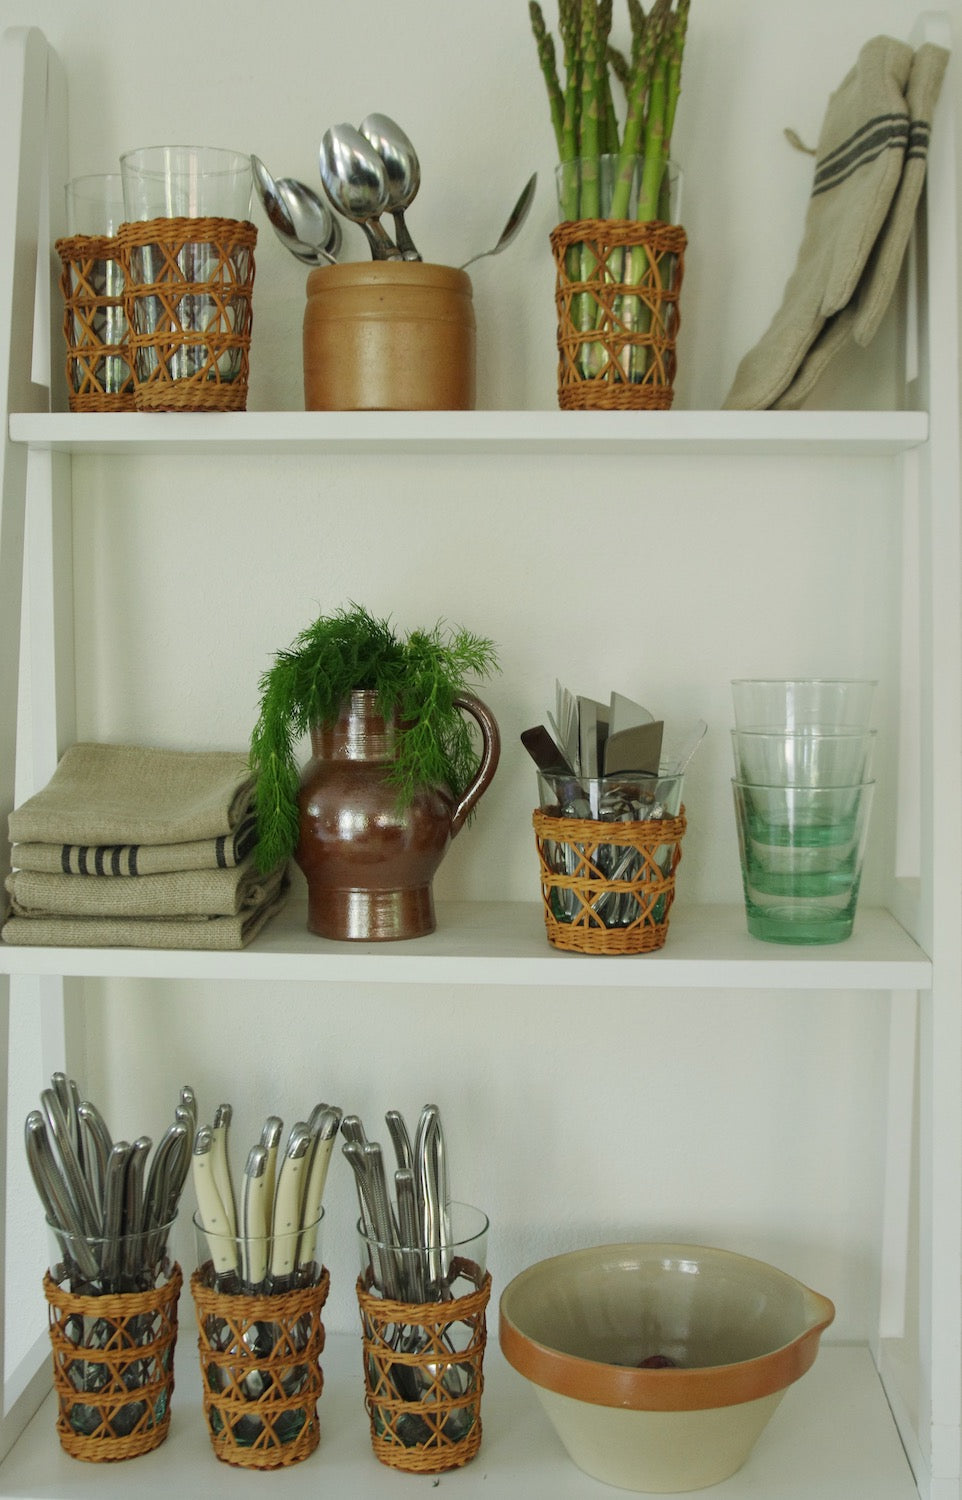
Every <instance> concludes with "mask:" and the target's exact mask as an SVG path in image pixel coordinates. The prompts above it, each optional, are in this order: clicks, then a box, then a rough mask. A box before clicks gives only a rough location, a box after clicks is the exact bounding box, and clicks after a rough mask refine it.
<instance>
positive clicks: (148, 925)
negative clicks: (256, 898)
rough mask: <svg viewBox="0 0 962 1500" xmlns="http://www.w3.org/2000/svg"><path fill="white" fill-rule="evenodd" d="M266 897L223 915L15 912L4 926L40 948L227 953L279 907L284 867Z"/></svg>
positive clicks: (14, 939)
mask: <svg viewBox="0 0 962 1500" xmlns="http://www.w3.org/2000/svg"><path fill="white" fill-rule="evenodd" d="M275 876H276V881H275V882H274V883H273V884H272V889H271V892H270V894H269V895H267V897H266V899H265V900H264V902H263V903H262V904H261V905H260V906H257V907H254V908H252V909H251V910H250V911H244V912H239V913H238V914H236V915H235V916H226V917H225V916H220V917H57V916H42V917H10V918H9V919H8V920H7V921H6V922H5V923H4V925H3V927H2V928H0V938H2V939H3V941H4V942H5V943H12V944H15V945H20V946H35V947H41V948H185V949H188V948H189V949H193V950H196V951H203V952H215V951H217V952H225V951H229V950H234V949H239V948H244V947H246V946H247V944H248V943H250V942H251V940H252V939H253V938H254V937H256V936H257V934H258V932H260V930H261V928H262V927H263V926H264V924H265V923H266V922H268V921H270V919H271V918H272V917H273V916H275V915H276V914H277V912H279V911H280V909H281V907H282V906H283V904H284V901H285V900H286V898H287V893H288V890H289V888H290V878H289V874H288V872H287V870H286V868H285V869H282V870H278V871H276V872H275Z"/></svg>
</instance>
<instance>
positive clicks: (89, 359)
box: [55, 234, 134, 411]
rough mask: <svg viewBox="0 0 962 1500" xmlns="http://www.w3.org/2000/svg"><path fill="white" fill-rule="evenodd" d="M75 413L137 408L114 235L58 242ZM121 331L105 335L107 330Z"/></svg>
mask: <svg viewBox="0 0 962 1500" xmlns="http://www.w3.org/2000/svg"><path fill="white" fill-rule="evenodd" d="M55 248H56V251H57V253H58V255H59V256H60V267H61V269H60V290H61V292H62V294H63V305H64V316H63V336H64V341H65V343H66V345H67V400H68V404H69V407H70V410H71V411H133V409H134V376H133V371H132V369H131V363H130V361H131V355H130V348H129V340H128V333H127V316H126V309H125V304H124V288H123V269H122V266H121V259H120V245H119V242H118V240H117V239H116V238H115V237H114V236H112V235H89V234H75V235H71V236H70V237H69V238H65V239H60V240H57V242H56V246H55ZM108 332H109V333H112V334H114V335H116V336H115V337H114V338H112V339H105V338H104V334H105V333H108Z"/></svg>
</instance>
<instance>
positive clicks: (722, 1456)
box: [499, 1244, 835, 1494]
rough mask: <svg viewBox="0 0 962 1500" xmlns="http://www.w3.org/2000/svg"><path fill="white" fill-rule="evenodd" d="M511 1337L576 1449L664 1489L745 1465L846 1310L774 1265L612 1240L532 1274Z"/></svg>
mask: <svg viewBox="0 0 962 1500" xmlns="http://www.w3.org/2000/svg"><path fill="white" fill-rule="evenodd" d="M500 1313H501V1316H500V1329H499V1334H500V1342H501V1348H502V1350H503V1352H504V1355H505V1357H506V1358H507V1360H508V1362H509V1363H510V1364H512V1365H513V1366H514V1368H515V1369H516V1370H518V1371H520V1373H521V1374H522V1375H524V1376H526V1378H527V1379H528V1380H530V1381H531V1382H532V1384H533V1385H534V1386H535V1389H536V1392H537V1395H538V1397H539V1399H540V1401H541V1403H542V1405H543V1407H544V1409H545V1411H546V1413H547V1415H548V1417H549V1419H550V1421H551V1423H552V1425H553V1426H554V1428H555V1430H556V1432H557V1434H558V1436H559V1437H560V1439H561V1441H562V1443H563V1444H564V1446H565V1448H566V1449H567V1451H568V1454H569V1456H570V1457H571V1458H572V1459H573V1460H574V1462H575V1463H576V1464H577V1465H578V1467H579V1468H580V1469H582V1470H584V1472H585V1473H586V1474H590V1475H591V1476H592V1477H593V1478H595V1479H600V1480H603V1481H604V1482H605V1483H606V1484H612V1485H617V1486H618V1487H620V1488H622V1489H628V1490H639V1491H648V1492H654V1493H659V1494H669V1493H675V1494H677V1493H679V1492H682V1491H685V1490H695V1489H702V1488H704V1487H705V1486H707V1485H711V1484H716V1483H718V1482H720V1481H721V1480H722V1479H726V1478H727V1477H728V1476H729V1475H730V1474H733V1473H734V1472H735V1471H736V1469H738V1468H740V1467H741V1465H742V1464H743V1463H744V1462H745V1460H746V1458H747V1457H748V1455H749V1453H750V1452H751V1450H752V1448H753V1446H754V1444H755V1442H756V1440H757V1439H758V1436H759V1434H760V1433H761V1431H762V1429H763V1428H764V1426H765V1424H766V1423H767V1422H768V1420H769V1418H770V1417H771V1415H772V1413H773V1412H774V1410H775V1408H776V1407H777V1406H778V1404H779V1402H780V1400H781V1398H782V1396H783V1394H784V1392H785V1390H786V1388H787V1387H788V1386H789V1385H791V1384H792V1382H793V1381H795V1380H798V1379H799V1377H800V1376H802V1375H804V1374H805V1372H806V1370H808V1369H809V1368H810V1366H811V1365H812V1363H813V1362H814V1360H815V1356H816V1354H817V1352H818V1344H819V1338H820V1336H821V1333H822V1330H823V1329H824V1328H827V1327H828V1325H829V1324H830V1323H831V1321H832V1319H833V1318H834V1316H835V1308H834V1306H833V1305H832V1303H831V1302H830V1301H829V1300H828V1298H827V1297H823V1296H820V1295H819V1293H817V1292H813V1291H811V1290H810V1288H808V1287H807V1286H804V1285H803V1284H802V1283H801V1282H800V1281H796V1280H795V1278H794V1277H792V1276H789V1275H787V1274H786V1273H785V1272H784V1271H779V1270H777V1269H776V1267H774V1266H770V1265H766V1264H765V1263H764V1262H763V1261H759V1260H751V1259H749V1258H748V1257H747V1256H744V1255H736V1254H734V1253H733V1252H731V1251H727V1250H715V1249H710V1248H707V1247H705V1246H702V1245H679V1244H628V1245H602V1246H598V1247H594V1248H592V1249H588V1250H574V1251H571V1252H570V1253H568V1254H565V1255H556V1256H552V1257H551V1258H550V1259H548V1260H542V1261H539V1262H538V1263H537V1264H536V1265H533V1266H529V1267H528V1269H527V1270H525V1271H522V1272H521V1274H520V1275H519V1276H516V1277H515V1278H514V1280H513V1281H512V1282H510V1283H509V1285H508V1286H507V1287H506V1288H505V1290H504V1292H503V1294H502V1297H501V1309H500Z"/></svg>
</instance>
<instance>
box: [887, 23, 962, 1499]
mask: <svg viewBox="0 0 962 1500" xmlns="http://www.w3.org/2000/svg"><path fill="white" fill-rule="evenodd" d="M911 40H912V43H913V45H914V46H915V47H918V46H921V45H922V44H923V43H924V42H933V43H936V44H938V45H940V46H943V47H945V48H947V49H948V50H949V51H950V52H951V31H950V27H949V25H948V21H947V18H946V17H945V16H944V15H942V14H941V13H928V14H926V15H924V16H923V17H921V18H920V22H919V24H918V26H917V27H916V30H915V34H914V35H913V37H912V39H911ZM952 68H953V61H952V59H951V58H950V62H949V76H947V77H946V80H945V83H944V85H943V88H942V93H941V98H940V101H939V105H938V108H937V111H936V118H935V120H934V123H933V130H932V139H931V144H930V148H929V154H928V165H927V174H926V187H925V194H924V200H923V211H922V212H921V213H920V216H919V223H918V228H917V235H918V240H919V245H918V249H919V253H918V257H917V264H918V267H919V269H920V271H924V274H920V276H919V286H918V321H917V332H918V339H919V366H918V394H919V401H920V404H921V405H922V406H923V407H925V408H927V409H928V412H929V441H928V443H927V444H926V445H925V447H924V448H923V449H921V450H920V451H919V454H918V456H917V472H916V471H914V464H915V461H916V459H915V456H914V455H912V456H909V458H907V459H906V460H905V464H906V470H907V472H906V477H905V486H906V506H907V516H910V515H911V514H912V507H913V506H915V505H917V541H918V553H917V576H915V577H912V578H909V579H908V581H907V582H908V588H907V600H914V602H915V603H916V605H917V609H918V637H917V650H918V659H917V679H918V680H917V682H911V681H910V682H906V683H905V684H904V685H903V695H902V706H903V712H904V713H906V714H908V713H911V712H913V711H914V712H915V713H916V714H917V716H918V726H919V728H918V734H917V743H918V746H919V751H920V754H919V757H918V764H917V771H918V789H917V795H916V796H913V797H912V798H911V799H906V800H907V801H908V805H909V806H913V805H914V806H915V807H916V808H917V811H918V825H919V855H920V878H919V881H918V909H917V911H916V912H915V913H914V914H913V915H909V914H908V913H907V912H906V913H904V914H903V912H900V913H899V914H900V916H902V919H903V920H906V924H907V925H909V926H910V927H911V929H912V931H913V936H914V937H915V938H916V940H917V941H918V942H919V943H920V944H921V945H922V946H923V947H924V948H925V949H926V951H927V952H928V953H929V955H930V957H931V959H932V965H933V970H932V972H933V981H932V988H931V990H930V991H927V992H924V993H922V994H921V995H920V997H919V1103H918V1203H919V1213H918V1219H919V1226H920V1228H919V1235H918V1244H917V1277H918V1288H919V1295H918V1325H917V1328H913V1329H911V1330H907V1331H908V1332H909V1333H910V1335H911V1337H910V1338H909V1340H908V1347H909V1348H911V1344H912V1340H913V1338H916V1337H917V1343H918V1352H917V1358H915V1359H913V1363H915V1364H916V1366H917V1369H916V1372H915V1375H914V1378H913V1375H912V1373H911V1372H909V1371H906V1369H905V1368H904V1362H903V1363H901V1364H900V1360H899V1351H898V1347H897V1346H898V1340H897V1339H896V1341H895V1347H893V1348H891V1349H888V1350H886V1349H885V1347H884V1345H883V1348H882V1351H881V1352H882V1362H881V1367H880V1368H881V1372H882V1377H883V1381H884V1383H885V1385H886V1389H887V1391H888V1394H889V1400H890V1404H891V1405H892V1409H893V1412H894V1413H895V1415H896V1418H897V1420H898V1421H899V1425H900V1428H901V1430H902V1436H903V1442H904V1443H905V1447H906V1451H907V1453H908V1454H909V1457H910V1459H911V1461H912V1465H913V1468H914V1470H915V1477H916V1483H917V1485H918V1488H919V1493H920V1495H922V1496H924V1497H925V1500H958V1497H959V1478H960V1473H962V1444H960V1431H962V1004H960V995H962V778H960V765H962V597H960V595H962V532H960V503H959V501H960V455H959V411H960V408H959V369H958V357H959V347H958V311H959V308H958V291H957V277H958V264H957V249H956V243H957V236H956V164H955V139H954V130H955V126H954V120H953V111H952V108H951V100H952V93H953V82H952V78H951V70H952ZM916 481H917V490H916ZM910 668H911V664H910V663H908V662H903V670H906V669H909V670H910ZM904 790H905V789H904V787H903V792H904ZM896 910H898V907H896ZM889 1165H890V1166H891V1165H892V1163H891V1161H890V1163H889ZM891 1206H892V1205H891V1204H889V1208H890V1209H891ZM891 1311H892V1309H891V1305H890V1306H889V1308H888V1313H889V1314H891ZM885 1316H886V1308H885V1306H884V1305H883V1324H882V1329H881V1332H882V1334H883V1336H884V1334H885V1333H886V1331H887V1330H886V1327H885Z"/></svg>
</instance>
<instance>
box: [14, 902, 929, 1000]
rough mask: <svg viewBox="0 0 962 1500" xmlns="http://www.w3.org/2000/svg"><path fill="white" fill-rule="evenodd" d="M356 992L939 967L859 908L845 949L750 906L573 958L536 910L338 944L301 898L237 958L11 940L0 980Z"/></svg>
mask: <svg viewBox="0 0 962 1500" xmlns="http://www.w3.org/2000/svg"><path fill="white" fill-rule="evenodd" d="M3 972H8V973H14V974H16V973H20V974H68V975H79V976H91V975H104V976H119V977H126V978H139V977H147V978H158V979H164V978H166V979H228V980H232V981H233V980H238V979H251V980H261V981H267V982H270V981H275V982H281V981H284V980H308V981H312V982H314V983H318V982H325V981H344V982H348V981H349V982H352V983H356V984H363V983H382V982H383V983H390V984H470V985H482V984H506V985H544V986H550V987H552V988H557V987H559V986H572V985H573V986H582V985H590V986H591V987H593V988H598V987H603V986H610V987H616V988H617V987H628V988H636V987H643V988H676V987H681V988H711V989H730V988H736V989H779V988H785V989H812V990H840V989H848V990H855V989H861V990H893V989H928V988H929V987H930V986H931V982H932V965H931V961H930V960H929V958H928V957H927V956H926V954H925V953H924V952H923V951H922V949H921V948H919V947H918V945H917V944H916V943H915V942H914V941H913V940H912V938H910V937H909V935H908V933H907V932H906V931H905V929H904V928H902V927H901V926H900V925H899V924H898V922H896V921H895V919H894V918H893V917H892V916H891V915H890V914H889V913H888V912H886V911H884V910H882V909H881V908H876V907H865V908H863V909H861V910H859V912H858V914H857V916H856V921H855V931H854V933H853V934H852V936H851V938H849V939H848V940H847V941H846V942H844V943H834V944H830V945H826V946H825V947H789V946H784V947H783V946H781V945H779V944H771V943H763V942H760V941H759V940H758V939H756V938H753V937H751V936H750V935H749V933H748V931H747V928H746V925H745V909H744V907H743V906H742V905H737V906H734V905H733V906H722V905H717V906H716V905H705V906H682V907H678V906H676V908H675V910H674V911H673V912H672V916H671V925H670V927H669V930H668V940H667V942H666V944H665V946H664V948H661V949H659V950H658V951H657V952H655V953H645V954H638V955H634V956H628V957H621V956H617V957H616V956H612V957H595V956H593V955H588V954H581V953H563V952H560V951H559V950H558V949H556V948H553V947H551V945H550V944H549V943H548V941H547V938H546V937H545V932H544V920H543V917H542V913H541V906H540V904H539V903H537V902H496V901H491V902H487V901H479V902H469V901H464V902H448V903H444V902H440V903H439V904H438V927H437V931H436V932H434V933H431V934H430V935H429V936H427V937H422V938H417V939H414V940H411V941H408V942H392V943H337V942H330V941H327V940H326V939H323V938H319V937H315V936H314V935H313V934H312V933H310V932H308V930H307V918H306V909H305V907H304V906H303V905H302V904H301V902H300V901H297V900H291V901H290V902H289V903H288V905H287V906H286V907H285V908H284V909H283V910H282V911H281V912H280V913H279V915H278V916H277V917H275V918H274V919H273V921H272V922H271V923H270V924H269V925H268V926H267V927H266V928H265V929H264V931H263V932H262V933H261V934H260V935H259V936H258V937H257V938H256V939H255V941H254V942H253V943H252V944H251V945H250V946H249V947H248V948H245V949H242V950H241V951H239V952H236V953H201V952H195V951H184V950H181V949H173V950H171V949H163V948H151V949H141V948H42V947H16V946H12V945H6V944H4V943H2V942H0V973H3Z"/></svg>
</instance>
